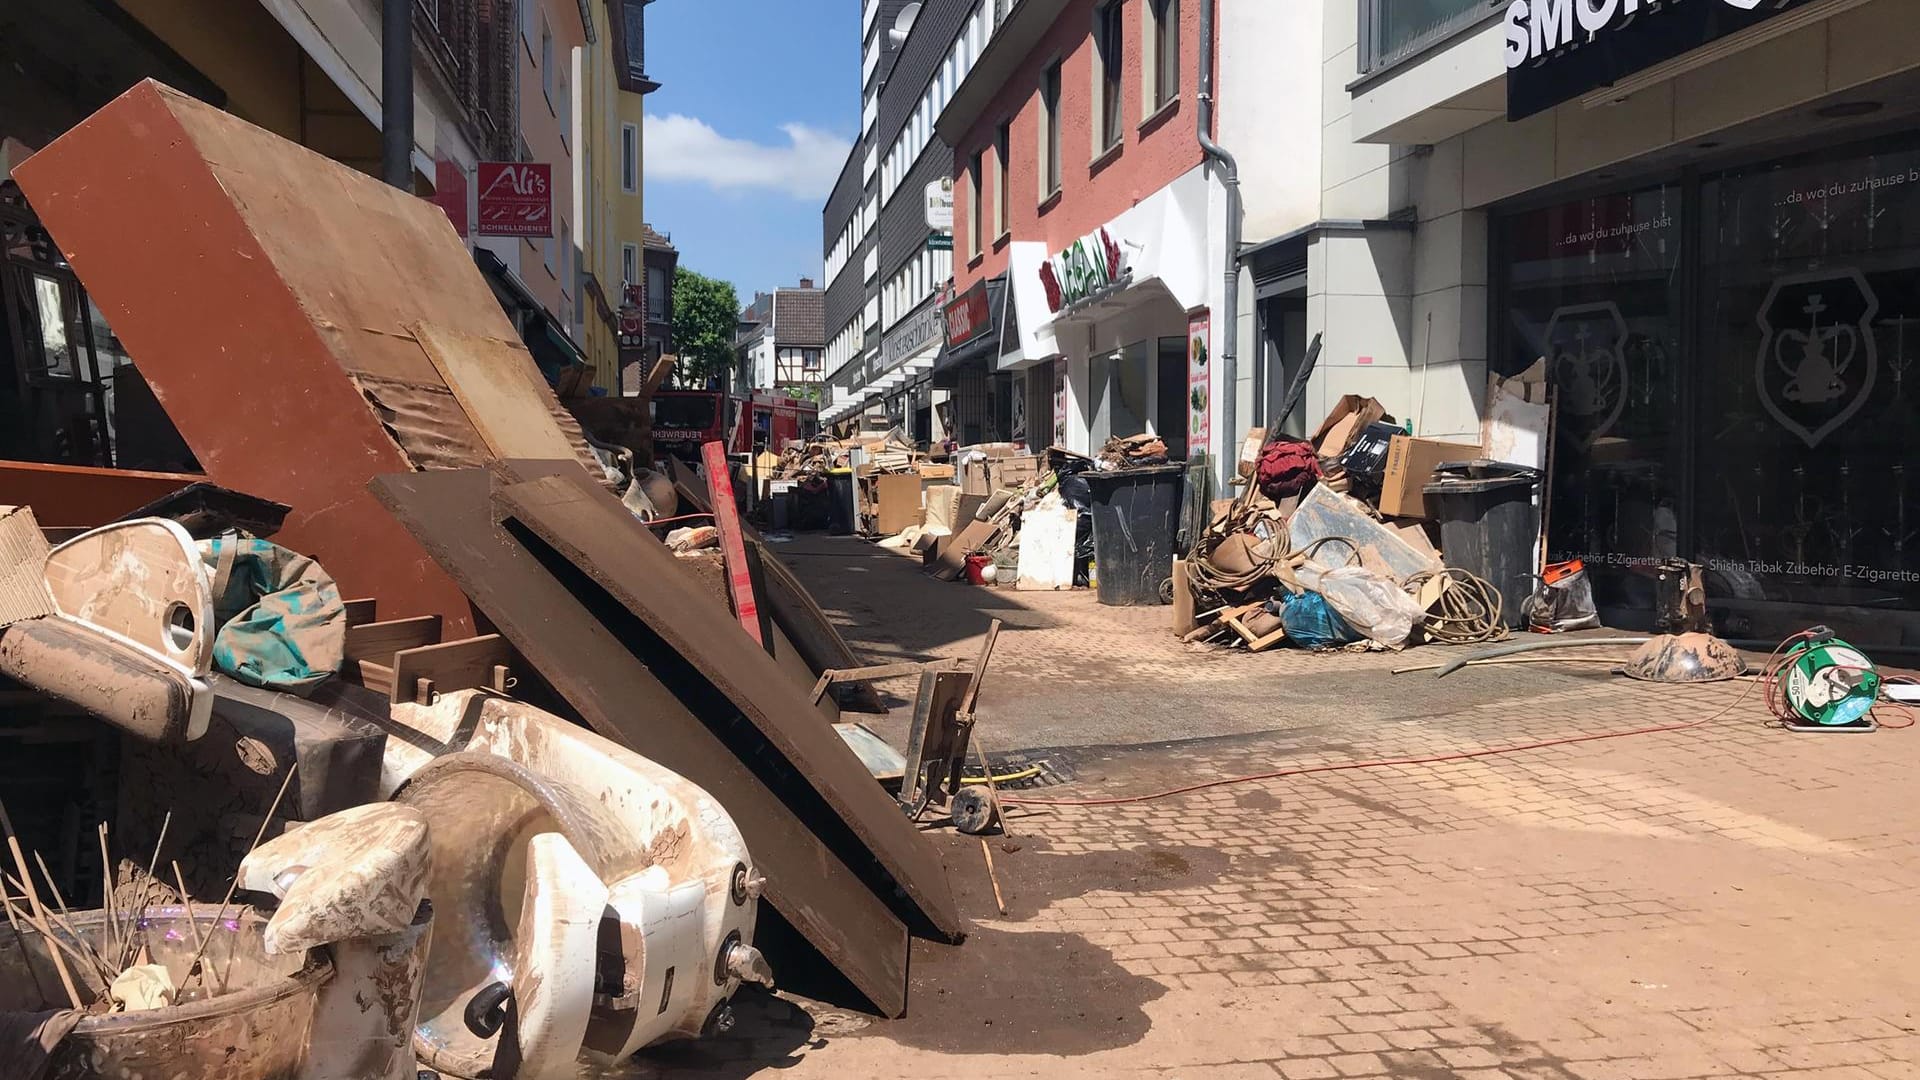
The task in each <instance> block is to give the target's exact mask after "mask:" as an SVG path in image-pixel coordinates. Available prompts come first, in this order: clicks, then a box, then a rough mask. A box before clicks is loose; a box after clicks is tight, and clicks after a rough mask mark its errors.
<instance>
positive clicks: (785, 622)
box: [667, 458, 887, 714]
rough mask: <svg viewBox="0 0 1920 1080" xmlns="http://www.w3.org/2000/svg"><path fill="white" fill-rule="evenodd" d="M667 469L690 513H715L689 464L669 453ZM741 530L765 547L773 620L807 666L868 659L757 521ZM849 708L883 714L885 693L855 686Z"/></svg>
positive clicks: (845, 665)
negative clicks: (768, 540) (757, 526)
mask: <svg viewBox="0 0 1920 1080" xmlns="http://www.w3.org/2000/svg"><path fill="white" fill-rule="evenodd" d="M667 468H668V470H669V471H670V472H671V473H672V475H673V486H674V490H675V491H676V492H678V493H679V495H680V500H681V501H682V502H684V503H686V504H687V507H688V509H689V512H692V513H700V514H707V513H712V512H713V507H712V505H711V504H710V503H709V502H708V501H707V497H706V494H705V492H704V490H702V485H700V483H699V481H698V478H697V477H695V476H694V475H693V470H691V469H689V468H687V466H686V463H684V462H682V461H681V460H680V459H678V458H669V459H668V462H667ZM740 526H741V530H740V531H741V532H742V533H743V534H745V536H746V540H747V543H749V544H755V545H758V546H759V548H760V556H761V557H760V566H761V569H762V570H763V571H764V572H765V573H766V578H767V596H766V600H767V606H768V607H770V608H772V609H773V620H774V622H775V623H777V624H779V626H780V628H781V629H783V630H785V631H786V632H787V636H788V637H790V638H792V639H793V644H794V647H795V648H797V649H799V650H800V655H801V658H802V659H804V660H805V661H806V663H807V667H809V668H810V669H812V671H813V672H814V673H815V674H816V675H817V674H819V673H820V672H822V671H826V670H828V669H830V668H851V667H859V666H860V665H861V664H862V663H863V662H864V661H862V660H861V659H860V657H859V656H858V655H856V654H855V653H854V651H853V646H851V645H849V644H847V639H846V638H844V637H842V636H841V635H840V630H839V628H838V627H836V626H834V625H833V620H832V619H829V618H827V613H826V612H824V611H822V610H820V605H819V604H818V603H816V602H815V601H814V599H813V594H811V593H809V592H808V591H807V587H806V586H805V585H802V584H801V583H800V579H799V578H797V577H795V576H794V575H793V571H792V570H791V569H789V568H788V567H787V564H786V563H784V562H781V561H780V559H779V558H778V557H777V556H775V555H774V553H773V551H772V549H770V548H768V547H767V545H766V542H765V541H764V540H762V539H761V538H760V534H759V533H758V532H757V531H755V529H754V527H753V525H752V524H750V523H748V522H744V521H743V522H741V523H740ZM841 705H842V706H843V707H844V708H848V709H852V710H855V711H857V712H866V713H880V714H884V713H886V711H887V708H886V706H884V705H882V704H881V703H880V695H879V694H878V693H876V692H875V691H874V689H873V688H872V687H870V686H864V685H862V686H856V687H854V688H853V691H852V692H851V693H849V694H848V695H847V697H846V698H845V699H844V700H843V701H842V702H841Z"/></svg>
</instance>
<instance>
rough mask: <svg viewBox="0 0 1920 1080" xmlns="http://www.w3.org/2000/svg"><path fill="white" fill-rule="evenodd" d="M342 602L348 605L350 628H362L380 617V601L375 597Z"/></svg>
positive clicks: (348, 623)
mask: <svg viewBox="0 0 1920 1080" xmlns="http://www.w3.org/2000/svg"><path fill="white" fill-rule="evenodd" d="M342 602H343V603H344V604H345V605H346V609H347V625H348V626H360V625H362V624H364V623H370V622H373V621H374V620H375V619H377V618H379V617H380V616H379V611H380V601H379V600H378V599H377V598H375V597H367V598H365V599H361V600H346V601H342Z"/></svg>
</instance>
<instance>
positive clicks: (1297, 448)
mask: <svg viewBox="0 0 1920 1080" xmlns="http://www.w3.org/2000/svg"><path fill="white" fill-rule="evenodd" d="M1256 475H1257V478H1258V480H1259V482H1260V493H1261V494H1262V495H1265V496H1266V497H1267V498H1269V499H1273V500H1275V501H1276V502H1277V501H1279V500H1281V499H1285V498H1288V497H1290V496H1294V495H1298V494H1300V493H1301V492H1303V491H1305V490H1307V489H1308V488H1309V487H1312V486H1313V482H1314V481H1315V480H1317V479H1319V477H1320V459H1319V458H1318V457H1317V456H1315V454H1314V452H1313V444H1312V443H1310V442H1305V441H1303V440H1300V439H1286V438H1280V439H1275V440H1273V441H1272V442H1270V443H1268V444H1267V445H1266V448H1265V449H1264V450H1262V451H1260V468H1259V472H1258V473H1257V474H1256Z"/></svg>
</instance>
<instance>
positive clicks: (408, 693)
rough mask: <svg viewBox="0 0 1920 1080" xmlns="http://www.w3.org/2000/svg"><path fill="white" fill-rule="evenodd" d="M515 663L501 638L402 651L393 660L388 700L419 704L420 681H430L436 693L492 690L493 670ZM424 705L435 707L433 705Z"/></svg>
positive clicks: (447, 643)
mask: <svg viewBox="0 0 1920 1080" xmlns="http://www.w3.org/2000/svg"><path fill="white" fill-rule="evenodd" d="M512 659H513V650H512V649H511V648H509V647H508V646H507V641H506V639H505V638H503V637H501V636H500V635H499V634H485V635H482V636H480V637H472V638H463V639H461V640H459V641H443V642H441V643H440V644H438V645H422V646H420V647H419V648H415V649H402V650H400V651H399V652H397V653H395V654H394V656H393V686H392V689H391V690H390V691H389V692H388V697H387V700H388V702H389V703H390V704H394V705H399V704H401V703H402V702H407V701H414V700H417V698H416V696H415V689H416V687H418V685H419V683H418V681H417V680H420V679H427V680H430V681H431V682H432V684H433V685H432V690H433V692H434V693H446V692H447V691H449V690H466V689H469V688H471V687H476V686H486V687H490V686H492V685H493V669H494V668H495V667H497V666H499V665H502V664H507V663H509V662H511V661H512ZM421 704H423V705H431V704H432V701H431V700H429V701H424V702H421Z"/></svg>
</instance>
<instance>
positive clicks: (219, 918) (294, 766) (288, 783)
mask: <svg viewBox="0 0 1920 1080" xmlns="http://www.w3.org/2000/svg"><path fill="white" fill-rule="evenodd" d="M299 769H300V763H299V762H298V761H295V762H293V763H291V764H289V765H288V766H287V777H286V779H284V780H282V781H280V790H279V792H278V793H276V794H275V795H274V797H273V805H271V806H269V807H267V816H265V817H263V818H261V819H260V828H259V829H258V830H257V831H255V832H254V834H253V843H251V844H248V845H247V855H251V854H253V849H254V848H257V847H259V846H260V841H262V840H264V839H266V836H267V826H268V825H271V824H272V823H273V815H275V814H277V813H279V812H280V800H281V799H284V798H286V797H287V789H288V788H289V787H292V786H293V774H294V773H295V772H297V771H299ZM240 861H241V862H245V861H246V855H242V856H241V857H240ZM238 888H240V868H239V867H237V866H236V867H234V871H233V881H232V882H231V883H230V884H228V885H227V895H225V896H223V897H221V898H220V910H219V912H218V913H217V914H215V915H214V917H213V927H212V928H211V929H209V930H208V931H207V940H206V941H204V942H201V944H200V949H199V951H198V952H195V953H194V954H193V959H192V960H191V961H190V962H188V964H187V974H186V975H184V976H182V977H181V979H180V981H181V982H182V983H183V984H184V983H185V982H186V980H187V979H188V978H189V977H191V976H192V973H193V969H194V965H196V964H198V963H200V957H201V956H203V955H205V953H206V951H207V946H208V945H211V944H213V933H214V931H215V930H218V929H219V928H220V924H221V923H223V922H225V921H226V919H227V905H228V904H230V903H232V902H233V894H234V891H235V890H236V889H238ZM227 967H228V968H229V969H231V968H232V967H233V948H232V947H231V946H229V947H228V948H227ZM206 982H207V979H206V976H205V975H204V974H203V975H201V977H200V985H202V986H205V985H206ZM225 983H226V980H225V979H224V978H223V979H221V984H222V986H223V987H224V985H225Z"/></svg>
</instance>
